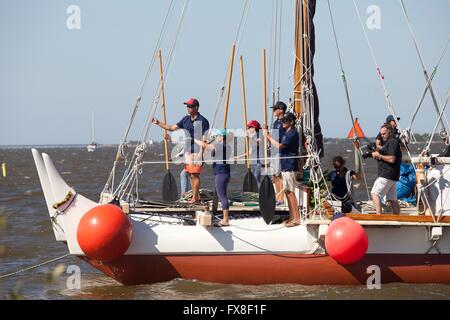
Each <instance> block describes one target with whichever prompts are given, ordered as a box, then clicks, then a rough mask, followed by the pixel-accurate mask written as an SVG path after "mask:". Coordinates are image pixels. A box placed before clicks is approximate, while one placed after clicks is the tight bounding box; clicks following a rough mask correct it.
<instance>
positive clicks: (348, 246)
mask: <svg viewBox="0 0 450 320" xmlns="http://www.w3.org/2000/svg"><path fill="white" fill-rule="evenodd" d="M368 247H369V239H368V238H367V234H366V231H365V230H364V228H363V227H361V225H360V224H359V223H357V222H356V221H354V220H353V219H350V218H348V217H342V218H338V219H336V220H334V221H333V222H331V224H330V225H329V226H328V230H327V234H326V236H325V248H326V249H327V252H328V254H329V255H330V256H331V257H332V258H333V259H334V260H336V261H337V262H339V263H340V264H351V263H355V262H358V261H359V260H361V258H362V257H363V256H364V255H365V254H366V252H367V248H368Z"/></svg>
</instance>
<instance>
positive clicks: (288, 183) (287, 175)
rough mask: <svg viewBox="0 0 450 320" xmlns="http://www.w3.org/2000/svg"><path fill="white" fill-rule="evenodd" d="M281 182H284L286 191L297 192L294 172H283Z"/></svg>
mask: <svg viewBox="0 0 450 320" xmlns="http://www.w3.org/2000/svg"><path fill="white" fill-rule="evenodd" d="M281 180H282V181H283V189H284V191H290V192H295V187H296V186H297V179H296V175H295V172H294V171H282V172H281Z"/></svg>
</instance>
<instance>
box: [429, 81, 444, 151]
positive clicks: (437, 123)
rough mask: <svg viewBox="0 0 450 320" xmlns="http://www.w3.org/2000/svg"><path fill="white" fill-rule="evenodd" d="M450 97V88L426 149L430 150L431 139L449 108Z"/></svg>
mask: <svg viewBox="0 0 450 320" xmlns="http://www.w3.org/2000/svg"><path fill="white" fill-rule="evenodd" d="M449 97H450V90H449V91H447V98H446V99H445V102H444V103H443V104H442V110H441V112H440V114H439V118H438V120H437V122H436V125H435V126H434V129H433V132H432V133H431V136H430V140H429V141H428V143H427V147H426V150H430V145H431V141H432V140H433V137H434V134H435V133H436V130H437V127H438V125H439V122H440V120H441V118H442V115H443V114H444V111H445V109H446V108H447V103H448V98H449Z"/></svg>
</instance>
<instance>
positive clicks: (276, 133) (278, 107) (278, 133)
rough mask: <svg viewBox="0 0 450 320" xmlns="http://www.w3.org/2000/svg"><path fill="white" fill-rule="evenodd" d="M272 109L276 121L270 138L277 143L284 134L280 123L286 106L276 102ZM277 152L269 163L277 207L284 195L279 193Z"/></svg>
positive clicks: (279, 179) (279, 178) (279, 175)
mask: <svg viewBox="0 0 450 320" xmlns="http://www.w3.org/2000/svg"><path fill="white" fill-rule="evenodd" d="M271 108H272V109H273V115H274V116H275V118H276V120H275V121H274V123H273V125H272V137H273V138H274V139H275V140H276V141H278V142H281V138H282V137H283V134H284V131H285V129H284V127H283V124H282V122H281V120H282V119H283V117H284V115H285V113H286V110H287V106H286V104H285V103H284V102H282V101H278V102H277V103H275V104H274V105H273V106H272V107H271ZM277 151H278V150H273V152H272V154H271V158H274V159H272V160H271V161H270V163H271V172H272V174H273V176H272V181H273V183H274V184H275V192H276V194H277V205H279V204H282V203H284V195H283V193H282V192H281V189H282V187H283V183H282V181H281V170H280V163H279V161H278V155H279V154H278V152H277Z"/></svg>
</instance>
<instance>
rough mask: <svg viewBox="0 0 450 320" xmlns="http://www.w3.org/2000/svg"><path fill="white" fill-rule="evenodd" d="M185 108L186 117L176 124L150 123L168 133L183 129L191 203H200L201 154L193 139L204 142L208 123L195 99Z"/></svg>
mask: <svg viewBox="0 0 450 320" xmlns="http://www.w3.org/2000/svg"><path fill="white" fill-rule="evenodd" d="M184 104H185V105H186V107H187V111H188V115H187V116H185V117H183V118H182V119H181V120H180V121H179V122H178V123H177V124H174V125H168V124H165V123H161V122H160V121H159V120H158V119H156V118H153V119H152V123H154V124H156V125H158V126H160V127H161V128H163V129H165V130H168V131H175V130H178V129H183V130H184V133H185V148H184V150H185V158H186V164H185V167H184V170H185V171H186V172H187V173H188V174H189V175H190V177H191V185H192V199H191V202H192V203H196V202H199V201H200V172H201V169H202V152H203V150H201V148H200V147H199V146H198V145H196V144H195V143H194V139H197V140H202V141H203V140H204V136H205V134H206V133H207V132H208V130H209V122H208V120H207V119H206V118H205V117H203V116H202V115H201V114H200V113H199V112H198V109H199V107H200V103H199V102H198V100H197V99H195V98H191V99H189V100H187V101H185V102H184Z"/></svg>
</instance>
